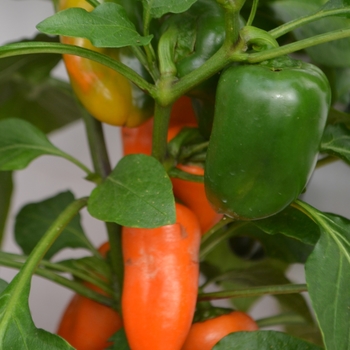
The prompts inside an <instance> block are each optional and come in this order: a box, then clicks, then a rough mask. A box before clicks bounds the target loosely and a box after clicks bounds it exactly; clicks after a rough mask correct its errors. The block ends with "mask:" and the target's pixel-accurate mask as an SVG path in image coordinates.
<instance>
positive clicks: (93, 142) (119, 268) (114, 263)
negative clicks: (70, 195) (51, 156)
mask: <svg viewBox="0 0 350 350" xmlns="http://www.w3.org/2000/svg"><path fill="white" fill-rule="evenodd" d="M83 115H84V122H85V127H86V132H87V135H88V141H89V148H90V153H91V157H92V161H93V164H94V169H95V171H96V172H97V173H98V174H99V175H100V176H101V178H102V179H106V178H107V176H108V175H109V174H110V172H111V165H110V161H109V157H108V152H107V147H106V143H105V137H104V134H103V128H102V124H101V123H100V122H98V121H97V120H96V119H95V118H92V117H91V116H90V115H89V114H88V113H83ZM105 225H106V229H107V233H108V240H109V245H110V261H111V268H112V288H113V297H114V299H115V300H116V305H115V308H116V310H117V311H118V312H119V314H120V315H121V306H120V300H121V291H122V284H123V276H124V265H123V257H122V250H121V226H120V225H118V224H115V223H109V222H106V223H105Z"/></svg>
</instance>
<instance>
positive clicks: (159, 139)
mask: <svg viewBox="0 0 350 350" xmlns="http://www.w3.org/2000/svg"><path fill="white" fill-rule="evenodd" d="M171 107H172V105H171V104H170V105H168V106H166V107H163V106H161V105H160V104H159V103H158V102H156V106H155V110H154V123H153V139H152V156H153V157H155V158H156V159H158V160H159V161H160V162H162V161H163V160H164V159H165V157H166V149H167V136H168V126H169V120H170V112H171Z"/></svg>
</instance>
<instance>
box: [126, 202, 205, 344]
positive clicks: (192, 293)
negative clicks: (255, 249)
mask: <svg viewBox="0 0 350 350" xmlns="http://www.w3.org/2000/svg"><path fill="white" fill-rule="evenodd" d="M199 244H200V227H199V222H198V219H197V217H196V216H195V214H194V213H193V212H192V211H191V210H190V209H188V208H186V207H185V206H183V205H181V204H178V203H177V204H176V223H175V224H173V225H165V226H161V227H157V228H151V229H144V228H130V227H123V230H122V248H123V259H124V284H123V292H122V312H123V323H124V329H125V333H126V337H127V339H128V343H129V345H130V348H131V349H133V350H164V349H167V350H180V349H181V346H182V344H183V343H184V342H185V339H186V336H187V334H188V331H189V329H190V327H191V323H192V319H193V315H194V311H195V307H196V300H197V291H198V278H199V261H198V253H199Z"/></svg>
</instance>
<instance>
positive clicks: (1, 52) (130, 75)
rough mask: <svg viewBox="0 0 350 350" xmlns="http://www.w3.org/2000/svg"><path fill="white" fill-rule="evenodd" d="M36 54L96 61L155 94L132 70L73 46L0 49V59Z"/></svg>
mask: <svg viewBox="0 0 350 350" xmlns="http://www.w3.org/2000/svg"><path fill="white" fill-rule="evenodd" d="M37 53H56V54H69V55H75V56H80V57H84V58H87V59H90V60H92V61H96V62H98V63H101V64H103V65H105V66H106V67H109V68H111V69H113V70H115V71H116V72H118V73H120V74H122V75H123V76H125V77H126V78H127V79H129V80H130V81H131V82H133V83H134V84H135V85H137V86H138V87H140V88H141V89H142V90H144V91H146V92H148V93H149V94H150V95H151V96H154V95H155V94H156V88H155V86H154V85H152V84H150V83H149V82H147V81H146V80H145V79H143V78H142V77H141V76H140V75H139V74H137V73H136V72H135V71H134V70H132V69H131V68H129V67H127V66H126V65H125V64H123V63H121V62H118V61H116V60H115V59H113V58H111V57H109V56H107V55H104V54H101V53H98V52H96V51H92V50H89V49H85V48H82V47H78V46H74V45H67V44H61V43H46V42H27V43H14V44H8V45H4V46H1V47H0V58H3V57H12V56H19V55H29V54H37Z"/></svg>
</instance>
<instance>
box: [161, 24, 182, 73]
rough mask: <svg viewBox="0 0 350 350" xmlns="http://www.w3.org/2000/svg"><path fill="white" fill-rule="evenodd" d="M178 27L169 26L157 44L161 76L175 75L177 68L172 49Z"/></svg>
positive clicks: (175, 41) (174, 44) (173, 48)
mask: <svg viewBox="0 0 350 350" xmlns="http://www.w3.org/2000/svg"><path fill="white" fill-rule="evenodd" d="M177 34H178V28H177V27H176V26H171V27H170V28H168V29H167V31H166V32H165V33H163V35H162V36H161V38H160V40H159V44H158V57H159V70H160V74H161V75H163V76H166V75H170V76H173V77H175V76H176V74H177V68H176V65H175V63H174V50H175V46H176V43H177Z"/></svg>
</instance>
